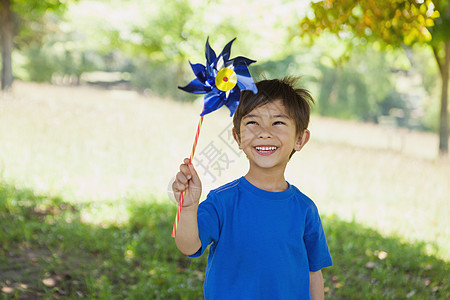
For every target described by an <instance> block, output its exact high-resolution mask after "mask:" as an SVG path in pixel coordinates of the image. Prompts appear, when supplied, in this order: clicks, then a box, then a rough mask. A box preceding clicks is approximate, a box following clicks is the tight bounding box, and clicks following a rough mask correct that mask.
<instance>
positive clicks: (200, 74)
mask: <svg viewBox="0 0 450 300" xmlns="http://www.w3.org/2000/svg"><path fill="white" fill-rule="evenodd" d="M189 64H190V65H191V68H192V71H193V72H194V74H195V76H197V78H198V80H200V81H201V82H205V81H206V68H205V66H204V65H202V64H191V62H189Z"/></svg>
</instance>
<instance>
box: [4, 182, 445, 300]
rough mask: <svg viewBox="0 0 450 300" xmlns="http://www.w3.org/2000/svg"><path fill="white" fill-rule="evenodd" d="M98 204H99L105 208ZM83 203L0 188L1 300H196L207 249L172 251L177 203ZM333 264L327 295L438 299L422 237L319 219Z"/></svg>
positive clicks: (438, 271)
mask: <svg viewBox="0 0 450 300" xmlns="http://www.w3.org/2000/svg"><path fill="white" fill-rule="evenodd" d="M104 205H105V204H104ZM90 207H92V204H90V203H83V204H79V205H73V204H71V203H68V202H65V201H64V200H63V199H61V198H59V197H54V196H53V197H47V196H45V195H39V194H36V193H35V192H33V191H32V190H26V189H17V188H15V187H13V186H8V185H5V184H1V185H0V216H1V218H2V223H1V226H0V241H1V247H0V270H2V272H0V288H1V294H0V295H1V297H2V298H3V299H36V298H45V299H59V298H67V299H77V298H88V299H125V298H126V299H201V298H202V285H203V279H204V270H205V267H206V255H204V256H203V257H201V258H199V259H189V258H186V257H185V256H183V255H181V254H180V253H179V251H178V250H177V249H176V247H175V245H174V242H173V239H172V238H171V237H170V235H171V225H172V219H173V215H174V213H175V210H176V208H175V207H174V206H173V205H170V204H169V203H161V202H158V201H151V200H150V201H147V202H140V203H139V202H133V201H130V202H129V203H128V204H127V211H128V213H129V216H130V218H129V220H128V221H127V222H125V223H121V224H118V223H116V222H110V223H103V224H98V225H93V224H89V223H86V222H83V221H82V212H83V211H84V210H89V209H90ZM323 222H324V227H325V231H326V233H327V236H328V242H329V246H330V249H332V251H333V259H334V266H333V267H332V268H328V269H325V270H324V271H323V274H324V279H325V291H326V292H325V293H326V296H327V297H329V298H330V299H406V298H411V299H446V298H447V297H449V296H450V286H449V282H448V271H449V263H448V262H446V261H444V260H442V259H439V258H437V257H436V256H434V255H428V254H427V249H426V244H425V243H414V244H410V243H405V242H404V241H403V240H402V239H401V238H398V237H388V238H386V237H383V236H382V235H381V234H380V233H378V232H377V231H375V230H373V229H370V228H367V227H365V226H362V225H361V224H358V223H355V222H345V221H342V220H340V219H339V218H337V217H335V216H329V217H325V218H324V220H323Z"/></svg>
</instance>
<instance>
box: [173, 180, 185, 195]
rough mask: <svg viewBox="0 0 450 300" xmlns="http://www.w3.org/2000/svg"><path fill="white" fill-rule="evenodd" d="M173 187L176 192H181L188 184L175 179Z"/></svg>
mask: <svg viewBox="0 0 450 300" xmlns="http://www.w3.org/2000/svg"><path fill="white" fill-rule="evenodd" d="M172 189H173V191H174V192H175V193H180V192H182V191H184V190H185V189H186V186H185V185H184V184H182V183H181V182H179V181H175V182H174V183H173V184H172Z"/></svg>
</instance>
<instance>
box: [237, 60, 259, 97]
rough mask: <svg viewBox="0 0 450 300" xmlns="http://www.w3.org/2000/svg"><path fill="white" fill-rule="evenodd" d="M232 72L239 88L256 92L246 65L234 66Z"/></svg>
mask: <svg viewBox="0 0 450 300" xmlns="http://www.w3.org/2000/svg"><path fill="white" fill-rule="evenodd" d="M234 72H236V77H237V84H238V86H239V88H240V89H241V90H243V91H245V90H250V91H252V92H253V93H254V94H256V93H257V92H258V89H257V88H256V85H255V82H254V81H253V78H252V76H251V75H250V72H249V71H248V68H247V66H246V65H241V66H237V67H235V68H234Z"/></svg>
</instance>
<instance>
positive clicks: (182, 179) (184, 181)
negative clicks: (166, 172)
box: [175, 172, 188, 185]
mask: <svg viewBox="0 0 450 300" xmlns="http://www.w3.org/2000/svg"><path fill="white" fill-rule="evenodd" d="M176 178H177V180H176V181H175V182H179V183H181V184H183V185H185V184H187V182H188V178H186V175H185V174H184V173H182V172H178V173H177V176H176Z"/></svg>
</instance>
